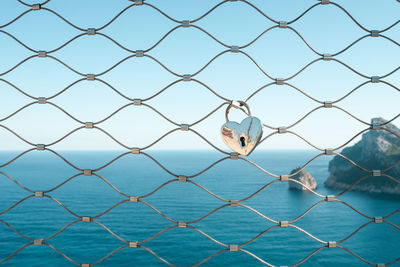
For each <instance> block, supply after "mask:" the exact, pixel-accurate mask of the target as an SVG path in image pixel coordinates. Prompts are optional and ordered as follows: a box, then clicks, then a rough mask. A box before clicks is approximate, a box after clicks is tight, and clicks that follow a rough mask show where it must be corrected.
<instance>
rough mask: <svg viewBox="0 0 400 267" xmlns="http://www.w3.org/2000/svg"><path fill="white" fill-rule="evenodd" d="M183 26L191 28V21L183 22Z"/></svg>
mask: <svg viewBox="0 0 400 267" xmlns="http://www.w3.org/2000/svg"><path fill="white" fill-rule="evenodd" d="M181 25H182V27H184V28H187V27H190V20H182V21H181Z"/></svg>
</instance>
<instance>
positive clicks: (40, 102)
mask: <svg viewBox="0 0 400 267" xmlns="http://www.w3.org/2000/svg"><path fill="white" fill-rule="evenodd" d="M37 102H38V104H46V103H47V100H46V98H45V97H38V99H37Z"/></svg>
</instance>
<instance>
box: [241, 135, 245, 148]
mask: <svg viewBox="0 0 400 267" xmlns="http://www.w3.org/2000/svg"><path fill="white" fill-rule="evenodd" d="M240 144H241V145H242V147H245V146H246V139H245V138H244V137H243V136H241V137H240Z"/></svg>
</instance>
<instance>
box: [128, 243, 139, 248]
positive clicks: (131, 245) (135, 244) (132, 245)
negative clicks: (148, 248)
mask: <svg viewBox="0 0 400 267" xmlns="http://www.w3.org/2000/svg"><path fill="white" fill-rule="evenodd" d="M129 247H130V248H137V247H138V242H129Z"/></svg>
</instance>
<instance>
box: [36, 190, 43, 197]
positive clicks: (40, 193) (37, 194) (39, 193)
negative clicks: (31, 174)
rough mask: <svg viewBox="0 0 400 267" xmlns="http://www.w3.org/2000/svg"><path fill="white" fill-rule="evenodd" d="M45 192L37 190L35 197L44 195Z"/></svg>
mask: <svg viewBox="0 0 400 267" xmlns="http://www.w3.org/2000/svg"><path fill="white" fill-rule="evenodd" d="M43 196H44V193H43V192H41V191H38V192H35V197H43Z"/></svg>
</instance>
